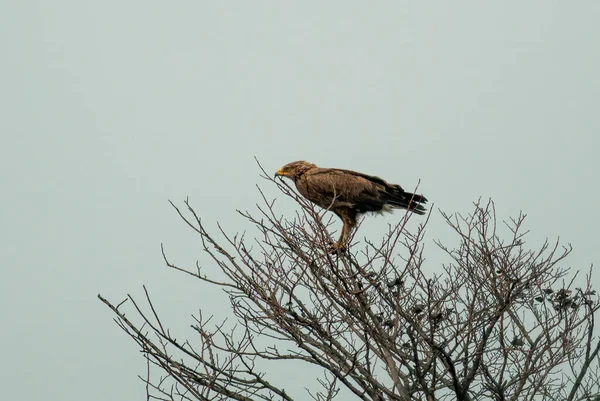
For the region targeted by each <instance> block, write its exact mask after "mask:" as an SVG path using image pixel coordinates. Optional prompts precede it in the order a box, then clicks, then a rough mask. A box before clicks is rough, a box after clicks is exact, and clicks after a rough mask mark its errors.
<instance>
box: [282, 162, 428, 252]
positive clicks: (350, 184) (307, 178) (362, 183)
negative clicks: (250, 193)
mask: <svg viewBox="0 0 600 401" xmlns="http://www.w3.org/2000/svg"><path fill="white" fill-rule="evenodd" d="M277 176H280V177H287V178H289V179H291V180H292V181H294V183H295V184H296V189H298V192H300V194H301V195H302V196H304V197H305V198H306V199H308V200H309V201H311V202H313V203H314V204H316V205H318V206H320V207H322V208H324V209H326V210H330V211H332V212H333V213H335V214H336V215H337V216H338V217H339V218H340V219H342V223H343V227H342V232H341V235H340V238H339V240H338V242H336V243H334V244H333V245H332V247H331V248H332V249H331V250H332V251H334V252H338V251H339V252H343V251H345V250H346V248H347V246H348V241H349V237H350V233H351V232H352V229H353V228H354V227H355V226H356V223H357V218H358V216H359V215H361V214H363V213H367V212H378V213H382V212H391V211H392V210H393V209H407V210H411V211H412V212H414V213H416V214H420V215H422V214H425V211H426V210H425V207H424V206H423V204H424V203H426V202H427V199H426V198H425V197H424V196H423V195H416V194H412V193H410V192H406V191H404V189H402V187H401V186H400V185H396V184H390V183H388V182H386V181H384V180H382V179H381V178H379V177H374V176H371V175H367V174H362V173H359V172H356V171H350V170H342V169H337V168H320V167H317V166H316V165H315V164H312V163H308V162H305V161H296V162H293V163H289V164H286V165H285V166H283V167H282V168H280V169H279V170H277V172H276V173H275V177H277Z"/></svg>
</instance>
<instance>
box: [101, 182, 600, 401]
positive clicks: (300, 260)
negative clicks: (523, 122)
mask: <svg viewBox="0 0 600 401" xmlns="http://www.w3.org/2000/svg"><path fill="white" fill-rule="evenodd" d="M265 179H267V180H268V184H269V185H277V187H278V188H279V190H280V191H281V192H282V194H284V195H285V196H287V197H290V198H292V199H294V200H295V201H296V202H297V203H298V209H297V210H298V212H297V214H296V215H295V216H294V217H293V218H288V217H283V216H281V215H279V214H278V213H277V212H276V203H275V201H273V200H270V199H267V198H266V197H265V196H264V195H263V203H262V204H261V205H258V209H257V210H258V211H257V212H256V213H250V212H245V211H244V212H239V213H240V215H241V216H243V217H244V218H245V219H247V221H248V224H249V225H251V226H253V227H254V228H255V229H256V230H258V231H257V232H258V234H257V235H256V237H255V238H244V236H237V235H229V234H228V233H225V232H223V231H222V230H220V232H218V233H217V234H216V235H215V234H213V233H211V232H209V231H208V230H207V228H206V227H205V226H204V225H203V223H202V220H201V218H200V216H198V215H197V213H196V212H195V210H194V208H193V207H192V205H191V203H190V202H188V201H185V202H184V204H185V207H186V209H185V210H183V209H182V208H180V207H179V206H177V205H175V204H172V205H173V207H174V208H175V210H176V211H177V213H178V214H179V216H180V217H181V218H182V219H183V220H184V221H185V223H187V224H188V225H189V227H190V228H192V230H193V232H194V233H195V234H197V235H198V236H199V237H200V239H201V241H202V244H203V248H204V251H205V252H207V254H208V255H209V256H210V258H211V260H212V264H210V265H203V266H200V265H197V266H195V267H193V268H185V267H181V266H177V265H175V264H173V263H171V262H170V261H169V259H167V257H166V256H165V261H166V263H167V265H168V266H170V267H171V268H173V269H176V270H178V271H182V272H186V273H187V274H189V275H190V278H192V279H199V280H201V281H203V282H204V283H205V285H216V286H219V287H221V288H223V289H224V291H225V292H226V293H227V294H228V295H229V299H230V303H231V309H232V313H233V315H234V316H235V318H236V319H237V322H238V326H237V330H234V331H233V332H232V331H229V330H226V329H225V326H224V325H222V322H213V321H211V320H210V319H208V318H206V317H205V316H203V314H200V315H199V316H196V317H195V318H194V319H195V321H194V322H193V325H192V327H193V328H194V329H195V331H196V333H197V336H196V337H193V338H189V339H187V340H185V341H182V340H175V338H176V336H175V334H173V333H171V332H170V331H169V330H168V328H166V327H165V325H164V323H163V321H162V318H161V317H160V316H159V315H158V314H157V313H156V312H155V309H154V306H153V303H152V300H151V297H150V295H149V294H148V292H146V295H147V297H146V303H147V307H146V308H142V305H140V304H139V303H138V302H137V301H135V300H134V299H133V298H131V297H129V298H128V299H127V300H126V301H127V302H125V301H124V302H123V303H121V304H118V305H115V304H113V303H111V302H109V301H107V300H106V299H104V298H102V297H100V298H101V299H102V300H103V301H104V302H105V303H106V304H107V305H108V306H109V307H110V308H111V309H112V311H113V312H114V313H115V314H116V321H117V323H118V324H119V325H120V327H121V328H122V329H123V330H124V331H125V332H126V333H127V334H128V335H129V336H131V338H132V339H133V340H134V341H136V343H137V344H138V346H139V347H140V349H141V350H142V352H143V353H144V355H145V357H146V359H147V361H148V372H147V374H146V375H145V376H144V377H143V378H142V379H143V380H144V381H145V382H146V384H147V389H148V398H149V399H151V398H153V399H166V400H171V399H185V400H192V399H194V400H226V399H227V400H228V399H231V400H294V399H295V400H304V399H306V395H305V394H302V390H301V389H298V388H291V387H289V384H287V386H288V387H286V386H284V385H283V384H282V383H274V382H272V381H271V380H270V379H269V376H270V375H269V369H268V368H267V369H264V370H261V369H259V367H258V366H259V365H260V366H263V367H264V366H267V367H268V366H269V364H270V363H271V362H275V361H280V360H285V361H289V362H293V363H296V364H297V366H298V367H299V368H301V367H302V366H303V365H312V366H315V367H318V368H320V369H321V371H323V372H324V373H323V376H322V378H321V379H320V380H318V382H317V383H315V386H314V388H311V389H308V392H309V395H310V396H311V397H312V398H313V399H315V400H333V399H350V398H352V396H353V397H354V398H355V399H360V400H423V399H425V400H438V399H439V400H483V399H492V400H546V399H547V400H555V399H564V400H584V399H600V386H599V380H600V372H599V366H598V352H599V349H600V342H599V341H598V338H597V334H596V333H595V320H594V319H595V316H596V314H597V311H598V308H599V306H598V305H599V304H598V296H597V295H596V293H595V291H594V290H593V289H592V288H591V284H590V283H591V269H590V270H589V271H588V272H587V274H586V276H585V285H584V286H582V287H580V288H576V287H574V286H573V280H574V278H575V276H576V275H577V274H578V273H577V272H575V273H573V272H571V271H570V270H569V269H567V268H565V267H563V264H562V262H563V261H564V259H565V258H566V257H567V255H568V254H569V252H570V247H566V248H565V247H562V246H561V245H560V244H559V243H554V244H550V243H548V242H547V243H545V244H544V245H543V246H542V247H541V248H540V249H537V250H529V249H527V248H525V245H524V243H525V242H524V237H525V235H526V232H525V231H524V228H523V225H524V221H525V216H524V215H520V216H517V217H516V218H514V219H510V220H508V221H507V222H506V223H505V224H506V226H507V227H508V228H509V229H510V232H511V235H510V236H508V237H507V238H501V237H500V235H499V233H498V230H497V226H498V225H499V224H500V223H501V220H498V219H497V216H496V210H495V207H494V204H493V202H491V201H490V202H487V203H476V204H475V205H474V208H473V211H472V212H471V213H470V214H469V215H467V216H461V215H446V214H443V213H442V216H443V218H444V219H445V221H446V223H447V224H448V225H449V226H450V227H451V228H452V229H453V231H454V233H455V235H456V238H457V240H458V246H456V247H448V246H446V245H445V244H443V243H439V242H438V245H439V246H440V247H441V249H443V250H444V251H445V253H446V255H447V256H448V262H447V263H446V264H444V265H442V266H439V267H438V268H437V269H436V273H435V274H434V275H431V276H426V275H425V274H424V273H423V271H422V269H421V267H422V264H423V261H424V254H423V246H422V244H423V237H424V229H425V227H426V224H427V220H424V221H423V224H421V225H420V226H419V227H418V228H417V229H416V230H415V231H414V232H409V230H408V229H407V223H408V221H409V220H410V219H411V218H413V217H412V216H413V214H412V213H407V214H406V215H405V216H403V217H402V218H401V219H400V221H399V222H398V223H397V224H396V225H394V226H391V227H390V229H389V232H388V233H387V234H386V236H385V237H384V238H382V239H381V240H379V241H375V240H372V239H371V240H370V241H365V242H364V243H362V244H361V243H354V244H352V241H353V239H352V236H349V237H348V241H349V244H352V245H351V247H350V248H349V252H345V253H335V254H332V253H331V252H330V243H331V242H332V240H331V238H330V235H329V233H330V232H331V231H332V229H333V227H332V221H331V219H330V218H329V219H328V218H327V217H328V216H329V215H327V214H326V213H327V212H325V211H323V210H322V209H320V208H318V209H316V208H315V206H314V205H313V204H312V203H311V202H309V201H307V200H306V199H305V198H303V197H300V196H298V195H297V194H296V192H295V191H294V190H293V189H292V188H290V187H289V186H288V185H287V184H285V183H284V182H281V181H278V180H273V179H271V178H269V177H265ZM261 193H262V192H261ZM217 237H218V238H220V239H218V238H217ZM163 255H164V253H163ZM216 271H218V272H219V274H216ZM160 290H161V291H165V290H166V289H160ZM206 301H207V300H203V299H202V298H199V299H198V306H199V307H200V308H204V304H205V303H206ZM131 305H132V306H133V308H134V310H133V311H134V312H135V313H134V314H133V315H134V316H136V317H135V319H130V318H129V317H126V316H125V312H124V309H125V308H126V307H128V306H131ZM130 314H131V312H129V313H128V316H129V315H130ZM134 320H135V321H134ZM265 344H267V345H265ZM152 367H155V368H158V369H151V368H152ZM153 372H158V375H156V374H155V373H153ZM336 397H337V398H336ZM594 397H596V398H594Z"/></svg>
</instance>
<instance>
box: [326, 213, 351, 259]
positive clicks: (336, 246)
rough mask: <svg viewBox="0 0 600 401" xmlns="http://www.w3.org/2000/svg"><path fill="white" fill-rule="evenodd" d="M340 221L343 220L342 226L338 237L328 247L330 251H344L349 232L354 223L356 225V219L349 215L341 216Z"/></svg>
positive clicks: (348, 239)
mask: <svg viewBox="0 0 600 401" xmlns="http://www.w3.org/2000/svg"><path fill="white" fill-rule="evenodd" d="M342 221H343V222H344V225H343V227H342V233H341V235H340V239H338V242H334V243H333V244H331V246H330V247H329V251H330V252H331V253H338V252H339V253H343V252H346V249H347V248H348V242H349V241H350V233H351V232H352V229H353V228H354V225H356V220H355V219H352V218H351V217H350V216H342Z"/></svg>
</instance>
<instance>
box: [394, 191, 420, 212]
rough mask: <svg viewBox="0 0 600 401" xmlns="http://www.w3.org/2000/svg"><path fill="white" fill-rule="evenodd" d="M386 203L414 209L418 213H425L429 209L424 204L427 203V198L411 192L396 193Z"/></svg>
mask: <svg viewBox="0 0 600 401" xmlns="http://www.w3.org/2000/svg"><path fill="white" fill-rule="evenodd" d="M386 203H387V204H389V205H390V206H392V207H398V208H402V209H408V210H412V211H413V212H414V213H416V214H425V212H426V211H427V209H425V207H424V206H423V205H422V203H427V198H425V197H424V196H423V195H417V194H412V193H410V192H402V193H395V194H393V195H392V197H391V198H390V199H389V200H388V201H387V202H386Z"/></svg>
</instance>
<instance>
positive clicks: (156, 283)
mask: <svg viewBox="0 0 600 401" xmlns="http://www.w3.org/2000/svg"><path fill="white" fill-rule="evenodd" d="M599 18H600V2H597V1H577V2H566V1H563V2H557V1H541V0H540V1H522V0H519V1H496V2H481V1H455V2H446V1H443V2H442V1H437V2H417V1H414V2H407V1H387V2H386V1H382V2H356V1H333V2H308V1H304V2H295V5H292V2H275V1H270V2H268V1H252V2H250V1H248V2H207V1H175V2H163V1H154V0H145V1H114V0H105V1H88V0H70V1H69V0H54V1H13V2H8V1H5V2H3V6H2V12H1V13H0V33H1V35H0V45H1V51H2V52H1V54H2V62H1V63H0V110H1V118H0V135H2V142H1V144H2V146H0V167H1V170H0V177H1V183H2V192H1V193H2V205H3V207H2V208H1V209H0V219H1V220H0V227H1V228H0V230H1V231H0V244H1V245H0V246H1V247H2V249H1V250H2V259H3V260H2V276H3V277H2V279H1V280H0V311H1V315H0V317H1V327H2V329H1V330H0V340H1V342H2V345H3V353H2V360H3V362H2V364H0V387H1V388H2V398H3V399H6V400H81V399H86V400H92V401H95V400H98V401H99V400H133V399H138V400H139V399H144V398H143V397H144V394H145V389H144V387H143V384H142V383H141V382H140V381H139V379H137V378H136V376H137V375H138V374H144V372H145V364H144V360H143V358H142V356H141V354H140V353H139V352H138V350H137V348H136V345H135V344H134V343H133V342H132V341H131V340H129V338H127V337H126V336H125V335H124V334H123V333H122V332H121V331H120V330H119V329H118V327H117V326H116V325H115V324H114V323H113V322H112V314H111V313H110V311H109V310H108V309H107V308H106V307H105V306H104V305H103V304H101V303H100V302H99V301H98V300H97V298H96V295H97V294H98V293H102V294H103V295H104V296H106V297H108V298H109V299H110V300H112V301H115V302H118V301H120V300H122V299H124V298H125V296H126V294H128V293H130V294H132V295H134V296H137V297H139V296H141V295H142V293H143V292H142V287H141V286H142V285H143V284H145V285H146V286H147V287H148V289H149V290H150V291H151V292H152V294H153V295H154V297H155V300H156V302H157V306H158V308H159V311H160V312H161V313H162V314H163V315H164V316H165V317H166V320H167V323H168V324H169V325H170V326H171V327H174V328H183V330H187V327H188V326H189V325H190V324H191V323H192V320H191V318H190V315H191V314H192V313H195V312H197V310H198V309H199V308H202V309H203V310H206V311H207V313H208V312H212V313H218V314H220V315H221V316H225V315H226V313H227V312H226V311H227V310H228V306H227V298H226V297H223V296H222V295H220V294H221V293H220V292H219V291H215V290H214V289H209V288H206V287H205V286H202V285H200V284H199V283H198V282H194V281H192V280H190V278H189V277H186V276H184V275H182V274H178V273H177V272H175V271H171V270H169V269H168V268H166V267H165V266H164V263H163V261H162V259H161V255H160V243H161V242H164V243H165V246H166V248H167V250H168V252H169V255H170V256H171V257H172V258H173V259H174V261H176V262H178V263H181V264H183V265H186V264H187V265H190V264H191V263H193V262H194V261H195V260H196V259H200V260H201V261H206V257H205V255H204V254H202V252H201V251H200V247H199V244H198V238H197V237H195V236H194V235H193V233H192V232H191V231H190V230H189V229H187V227H185V226H184V224H182V223H181V221H180V220H179V218H178V217H177V216H176V214H175V213H174V211H173V210H172V209H171V208H170V206H169V205H168V203H167V199H172V200H173V201H176V202H181V201H182V200H183V199H185V198H186V197H188V196H189V197H190V200H191V202H192V203H193V204H194V206H195V207H196V208H197V209H198V210H199V212H200V213H201V215H202V216H204V217H205V221H206V223H207V225H208V226H209V227H211V228H214V227H215V223H216V222H217V221H219V222H221V223H222V224H223V226H224V227H225V228H226V229H227V230H229V231H230V232H235V231H238V230H244V229H245V228H246V224H245V222H244V221H243V220H242V219H241V218H240V216H238V215H237V214H236V213H235V209H248V210H251V211H252V210H255V206H254V205H255V203H256V202H258V201H259V195H258V192H257V190H256V188H255V185H256V184H261V185H265V184H264V182H261V179H260V178H259V176H258V174H259V170H258V168H257V166H256V164H255V161H254V157H255V156H256V157H257V158H258V159H259V160H260V162H261V163H262V164H263V165H264V167H265V168H266V169H267V170H269V171H273V172H274V171H275V170H276V169H277V168H278V167H280V166H281V165H283V164H285V163H287V162H290V161H294V160H298V159H304V160H308V161H311V162H314V163H317V164H318V165H321V166H325V167H342V168H348V169H354V170H360V171H362V172H365V173H368V174H374V175H379V176H381V177H383V178H384V179H386V180H388V181H390V182H394V183H398V184H401V185H402V186H404V187H406V188H411V189H412V188H414V186H415V185H416V184H417V182H418V180H421V184H420V192H422V193H424V194H425V195H426V196H427V197H428V198H429V199H430V200H431V201H432V202H434V203H435V206H434V207H435V209H437V208H441V209H442V210H444V211H447V212H450V213H451V212H462V213H466V212H468V211H470V210H471V209H472V202H473V201H476V200H477V199H478V198H479V197H483V198H484V199H486V198H488V197H491V198H493V199H494V200H495V201H496V207H497V211H498V215H499V217H500V218H508V217H509V216H514V215H515V214H517V213H518V212H519V211H520V210H522V211H524V212H525V213H527V214H528V220H527V223H526V227H527V228H528V229H530V230H531V234H530V237H529V238H530V244H531V245H532V246H533V245H535V244H539V243H540V242H541V241H543V239H544V238H546V237H549V238H550V239H555V238H556V237H557V236H559V235H560V237H561V240H563V241H565V242H566V243H568V242H570V243H572V244H573V246H574V247H575V250H574V252H573V254H572V256H571V257H570V258H569V259H568V261H567V263H566V265H569V266H572V267H573V268H576V269H584V270H585V269H587V268H588V267H589V265H590V264H591V263H598V262H599V256H598V234H597V229H598V226H599V225H600V212H599V209H598V204H599V203H600V190H599V189H598V178H597V177H598V172H599V170H600V162H599V161H598V151H599V149H600V139H599V134H600V110H599V106H598V105H599V104H600V72H599V71H600V45H599V41H598V40H599V38H600V24H598V20H599ZM267 191H268V193H269V194H271V195H276V192H275V190H274V189H273V188H268V189H267ZM295 207H296V206H295V205H292V204H288V205H286V207H285V208H283V209H282V212H285V211H288V212H289V213H292V212H293V211H294V208H295ZM401 215H402V213H398V212H397V213H396V214H395V215H387V216H385V217H377V218H374V219H369V220H368V221H366V222H365V224H364V225H363V227H361V233H360V235H359V236H358V237H357V238H359V237H361V236H369V237H372V238H380V237H381V236H382V235H383V234H384V233H385V231H386V229H387V224H388V223H390V222H395V221H397V219H399V218H400V217H401ZM436 238H440V239H442V240H445V239H447V240H450V241H451V240H452V237H448V230H447V229H446V228H445V227H444V225H443V224H442V222H441V218H440V216H439V213H438V212H435V213H434V215H433V217H432V221H431V224H430V225H429V228H428V231H427V241H429V242H431V243H433V240H434V239H436ZM429 249H430V250H431V252H432V256H431V259H430V260H433V261H437V259H436V257H435V256H433V255H434V253H435V247H434V246H433V245H431V246H429ZM438 267H439V266H438ZM430 268H431V269H432V270H433V271H435V269H436V266H435V265H430ZM596 281H597V282H598V281H600V280H598V276H597V277H596ZM215 296H218V298H215ZM217 299H218V300H219V301H216V300H217ZM187 333H188V332H187V331H186V332H185V333H184V334H187ZM274 374H277V372H275V373H274ZM294 384H295V382H294V381H293V380H292V381H290V383H289V386H290V387H289V388H290V392H291V391H296V390H293V388H294ZM296 394H300V395H301V396H299V397H298V398H299V399H302V397H303V396H306V395H305V394H303V393H302V392H301V391H300V392H299V393H296Z"/></svg>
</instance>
